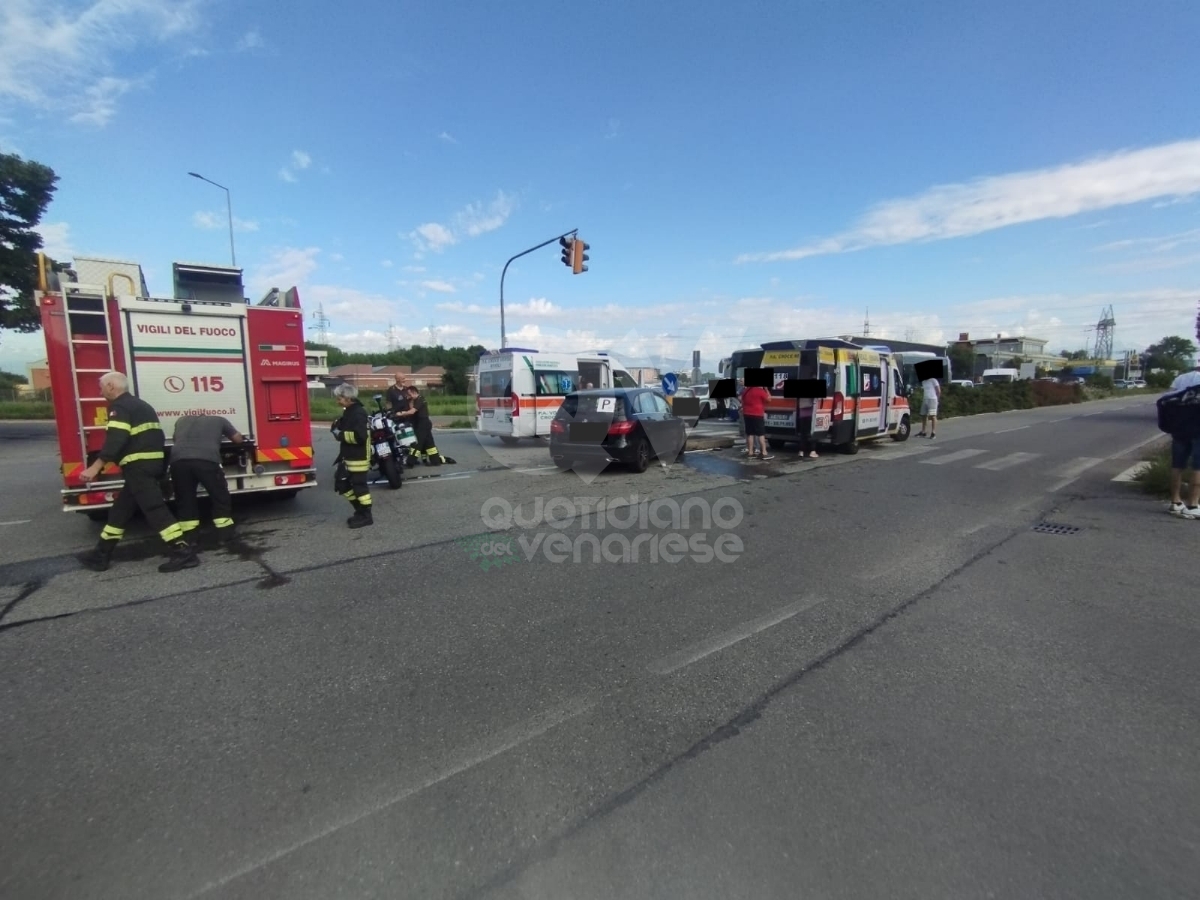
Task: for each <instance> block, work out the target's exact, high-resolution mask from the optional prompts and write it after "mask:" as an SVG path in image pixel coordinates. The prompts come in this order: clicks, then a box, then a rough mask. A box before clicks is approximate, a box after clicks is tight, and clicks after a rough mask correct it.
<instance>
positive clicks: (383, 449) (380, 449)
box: [375, 442, 392, 456]
mask: <svg viewBox="0 0 1200 900" xmlns="http://www.w3.org/2000/svg"><path fill="white" fill-rule="evenodd" d="M375 452H376V453H378V454H379V455H380V456H391V455H392V447H391V445H390V444H388V443H387V442H382V443H378V444H376V445H375Z"/></svg>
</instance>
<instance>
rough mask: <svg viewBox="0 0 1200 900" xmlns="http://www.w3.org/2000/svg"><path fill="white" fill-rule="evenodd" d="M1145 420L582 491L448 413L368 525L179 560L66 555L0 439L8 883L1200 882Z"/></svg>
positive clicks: (320, 492) (993, 422)
mask: <svg viewBox="0 0 1200 900" xmlns="http://www.w3.org/2000/svg"><path fill="white" fill-rule="evenodd" d="M1152 403H1153V401H1152V399H1142V400H1125V401H1120V400H1114V401H1106V402H1104V403H1099V404H1087V405H1084V406H1077V407H1068V408H1057V409H1050V410H1047V409H1042V410H1031V411H1027V412H1020V413H1008V414H1001V415H995V416H986V417H984V416H981V417H975V418H973V419H963V420H951V421H948V422H946V423H944V424H943V425H942V426H941V427H940V428H939V433H938V438H937V439H936V440H935V441H928V440H921V439H917V438H912V439H911V440H909V441H908V442H906V443H903V444H895V443H893V442H891V441H888V442H887V445H886V446H880V447H874V448H867V447H864V448H863V450H862V452H860V453H859V454H858V455H857V456H838V455H825V456H822V458H821V459H820V460H817V461H813V462H808V461H798V460H796V459H795V457H794V454H792V455H791V457H790V458H788V457H787V456H786V455H781V456H780V457H779V458H777V459H776V460H773V461H768V462H761V463H752V462H744V461H742V460H741V459H740V458H738V457H737V455H736V452H735V451H728V450H727V451H714V452H704V453H694V454H688V455H687V456H686V457H685V458H684V462H683V463H682V464H678V465H675V466H672V467H669V468H666V469H663V468H659V467H655V468H652V469H651V470H650V471H648V472H646V473H644V474H643V475H633V474H630V473H624V472H617V471H613V472H610V473H605V474H603V475H601V476H600V477H598V478H596V479H595V480H593V481H591V482H590V483H587V482H584V481H583V480H580V479H579V478H577V477H576V476H575V475H571V474H566V475H564V474H561V473H558V472H557V471H555V470H554V469H552V468H549V467H548V459H547V457H546V450H545V447H544V446H536V445H531V446H519V447H517V448H504V447H502V446H500V445H498V444H495V445H493V444H491V443H490V442H484V443H481V442H479V441H477V440H476V439H475V437H474V436H473V435H470V434H461V433H460V434H453V433H449V432H444V433H442V434H440V435H439V446H440V447H442V448H443V451H444V452H446V453H448V454H449V455H451V456H453V457H454V458H455V459H456V460H457V464H456V465H454V466H449V467H445V470H444V471H442V472H438V473H432V472H423V473H422V474H437V475H439V476H440V477H435V478H426V479H422V480H412V481H409V482H408V483H406V485H405V486H404V488H403V489H401V490H400V491H397V492H391V491H387V490H386V489H385V488H382V486H380V488H379V491H378V493H377V496H376V502H377V506H376V520H377V522H378V524H377V525H376V526H375V527H374V528H369V529H363V530H361V531H358V532H350V531H349V530H347V529H346V528H345V527H344V524H343V519H344V517H345V516H346V515H347V514H348V512H349V509H348V507H347V505H346V504H345V503H344V502H343V501H341V500H340V499H339V498H337V497H336V496H334V495H333V492H332V489H331V487H330V486H329V485H328V483H327V481H328V480H327V479H326V483H324V484H322V485H321V486H320V487H318V488H316V489H314V490H312V491H306V492H303V493H302V494H301V495H300V496H299V497H297V498H296V499H295V500H293V501H285V502H259V503H254V504H248V505H244V506H243V507H241V508H239V509H238V510H237V512H236V515H237V518H238V520H239V523H240V524H239V527H240V528H241V529H242V530H243V532H244V536H243V538H242V540H243V544H242V546H241V547H240V548H238V550H239V551H240V552H235V553H222V552H216V551H210V552H206V553H205V554H204V564H203V565H202V566H201V567H200V568H198V569H195V570H189V571H185V572H182V573H178V574H177V575H173V576H170V577H164V576H161V575H159V574H158V573H157V571H156V570H155V564H156V562H157V561H158V560H157V557H156V554H157V552H158V551H157V548H155V547H154V546H153V543H152V541H150V540H149V539H148V538H146V539H144V540H143V541H141V545H140V546H139V541H137V540H134V541H131V545H130V547H129V548H128V549H127V550H125V551H124V557H125V558H124V559H123V560H121V562H120V564H119V565H117V566H114V568H113V569H112V570H111V571H110V572H108V573H105V574H103V575H94V574H92V573H88V572H84V571H81V570H79V569H78V568H77V567H76V566H75V564H74V563H73V561H72V559H71V556H70V553H72V552H75V551H78V550H82V549H85V548H86V547H87V546H89V544H90V543H91V541H92V540H94V539H95V535H96V532H97V531H98V527H99V526H97V525H94V524H93V523H90V522H88V521H87V520H86V519H79V518H77V517H73V516H69V515H66V514H63V513H61V512H59V511H58V507H57V503H56V500H57V497H56V490H57V484H56V481H55V476H56V468H55V467H56V460H55V459H54V458H53V447H54V444H53V442H52V436H51V435H50V433H49V432H48V431H47V429H46V428H45V426H21V425H11V424H10V425H4V426H0V462H2V463H3V465H0V498H2V499H0V504H2V505H0V523H3V524H0V538H2V539H3V544H2V545H0V546H2V548H3V549H2V550H0V609H2V610H4V614H3V615H2V616H0V791H2V793H3V796H4V797H5V804H4V806H3V807H2V808H0V896H5V897H8V896H11V897H21V898H42V897H46V898H49V897H67V896H70V897H75V896H87V897H97V898H109V897H112V898H130V897H171V898H174V897H179V898H185V897H198V896H203V897H246V898H251V897H253V898H265V897H279V898H335V897H355V898H358V897H399V896H405V897H407V896H413V897H442V896H444V897H505V898H509V897H512V898H517V897H522V898H534V897H536V898H542V897H546V898H550V897H555V898H561V897H630V898H633V897H638V898H648V897H698V898H707V897H714V898H715V897H741V896H744V897H754V898H764V897H795V896H811V897H872V898H873V897H880V896H888V897H914V898H916V897H921V898H940V897H946V898H963V897H1012V898H1027V897H1034V896H1054V897H1075V896H1078V897H1088V898H1097V897H1130V896H1137V897H1139V898H1142V897H1190V896H1194V894H1195V888H1196V885H1197V884H1198V883H1200V863H1198V862H1197V860H1198V858H1200V854H1198V853H1197V852H1196V850H1197V847H1200V815H1198V814H1197V810H1200V721H1198V718H1197V712H1196V711H1197V710H1198V709H1200V687H1198V686H1200V678H1198V676H1200V654H1197V653H1196V652H1195V647H1196V646H1197V637H1198V634H1197V632H1198V631H1200V627H1198V625H1200V615H1198V614H1197V606H1196V601H1195V596H1194V594H1195V591H1194V583H1193V582H1194V579H1192V578H1191V575H1190V574H1189V571H1190V570H1189V569H1188V567H1187V566H1186V564H1185V559H1187V558H1190V554H1193V553H1194V548H1195V546H1196V538H1195V535H1188V534H1184V532H1185V531H1188V530H1195V523H1192V522H1184V521H1182V520H1177V519H1173V518H1171V517H1168V516H1165V515H1163V510H1162V508H1161V506H1160V505H1159V504H1156V503H1154V502H1152V501H1149V500H1147V499H1145V498H1144V497H1143V496H1142V495H1140V494H1137V493H1132V492H1130V490H1129V489H1128V488H1127V487H1126V486H1124V485H1119V484H1113V483H1112V481H1111V479H1112V478H1113V477H1114V476H1116V475H1117V474H1118V473H1119V472H1120V471H1122V470H1123V469H1125V468H1127V467H1128V466H1129V465H1131V464H1132V463H1133V462H1135V461H1136V459H1137V458H1138V457H1139V456H1140V453H1141V450H1140V449H1139V447H1140V446H1141V445H1144V444H1145V443H1146V442H1147V441H1150V440H1154V439H1155V438H1156V436H1157V433H1156V431H1155V428H1154V415H1153V405H1152ZM1068 417H1069V418H1068ZM331 449H332V448H331V445H330V444H329V443H328V442H327V441H326V439H325V438H324V436H322V437H321V438H319V440H318V456H319V460H320V462H321V464H322V466H323V470H322V471H325V470H326V469H327V468H328V461H329V459H330V451H331ZM48 454H49V455H48ZM810 470H811V471H810ZM635 494H636V496H633V495H635ZM584 497H587V498H592V501H591V502H592V503H595V502H596V500H598V499H603V500H604V501H605V502H606V503H607V504H608V505H609V506H610V507H611V508H610V509H609V513H613V514H624V513H627V512H628V511H629V507H628V506H624V507H621V506H618V505H616V504H615V501H617V500H619V499H621V498H624V499H625V500H626V501H629V500H630V499H632V501H633V503H637V502H639V501H644V500H650V499H653V500H659V501H664V500H668V501H669V500H670V499H672V498H673V499H674V501H675V503H676V506H675V507H672V506H671V505H670V503H669V502H668V503H658V504H655V506H654V507H653V508H651V509H649V510H648V511H647V518H648V521H647V523H646V524H645V527H644V528H643V527H641V526H642V523H639V522H636V521H635V522H633V523H629V524H626V523H625V522H623V521H622V520H620V519H618V521H616V522H613V521H611V520H609V521H606V522H605V523H604V524H603V525H602V526H600V527H597V525H596V523H595V521H594V519H593V521H591V522H588V523H586V524H585V523H583V522H582V517H579V518H576V519H574V520H572V521H553V520H555V519H556V518H557V517H564V516H565V514H567V513H569V511H570V506H571V504H572V503H573V504H574V507H575V511H576V512H579V511H580V510H581V509H582V507H583V506H584V504H583V503H582V502H581V501H580V499H579V498H584ZM555 498H561V499H560V500H559V501H558V502H557V503H550V501H551V500H554V499H555ZM685 500H686V501H689V502H690V503H691V504H692V507H695V508H690V512H692V513H696V514H698V513H699V512H703V511H704V508H707V509H708V510H711V511H712V512H713V513H714V515H715V521H714V522H713V523H712V524H711V525H710V527H709V528H708V529H707V530H705V529H703V528H702V527H700V525H701V523H700V522H699V519H698V517H697V518H694V519H693V520H692V521H691V522H680V523H677V524H678V525H679V526H680V527H678V528H676V527H675V524H676V523H672V522H670V518H671V516H672V514H673V513H675V512H677V511H678V509H679V507H678V504H682V503H683V502H684V501H685ZM506 504H507V506H506ZM634 509H635V510H636V509H637V508H636V507H634ZM643 509H645V508H644V507H643ZM505 511H510V512H512V513H513V515H514V516H516V517H519V521H520V522H521V523H522V524H523V525H524V527H519V526H514V527H513V528H510V529H508V530H505V529H504V528H503V526H504V525H505V524H506V523H505V522H503V521H499V519H502V518H503V516H502V515H500V513H502V512H505ZM651 512H653V513H654V516H653V518H650V516H649V513H651ZM609 518H610V517H609V515H608V514H606V519H609ZM1043 521H1051V522H1055V523H1061V524H1064V525H1070V526H1073V527H1077V528H1079V529H1080V530H1079V531H1078V532H1077V533H1072V534H1044V533H1037V532H1034V531H1031V526H1033V525H1034V524H1036V523H1039V522H1043ZM689 525H690V526H695V527H687V526H689ZM556 526H557V527H556ZM672 531H678V532H679V533H680V535H681V537H679V538H678V539H668V538H665V537H664V535H665V534H666V533H667V532H672ZM701 531H704V533H705V535H706V536H705V537H704V538H703V539H701V538H700V537H699V536H698V535H699V532H701ZM722 534H724V535H725V536H724V537H721V535H722ZM555 535H557V537H555ZM593 535H594V536H595V539H594V540H593V539H592V537H591V536H593ZM655 537H657V538H658V540H659V543H657V544H655V543H654V542H653V538H655ZM601 539H604V542H603V543H601ZM639 541H641V543H640V544H639ZM673 541H674V542H673ZM686 541H692V543H691V544H687V543H685V542H686ZM547 543H549V544H550V549H549V550H547ZM493 544H499V545H500V546H501V547H504V548H508V549H510V550H511V551H512V552H511V553H508V554H505V555H502V556H499V557H497V556H495V555H489V554H488V553H487V552H486V551H488V550H491V549H492V545H493ZM681 544H682V545H683V547H682V552H680V545H681ZM631 545H632V546H631ZM563 548H565V553H564V552H559V551H560V550H562V549H563ZM635 548H636V549H637V550H638V552H639V554H640V555H639V557H638V562H636V563H629V562H622V561H620V560H621V556H622V553H623V552H629V553H632V551H633V549H635ZM689 551H691V552H693V553H695V556H696V557H698V558H689V557H688V556H686V554H687V553H688V552H689ZM573 552H578V553H579V560H578V561H576V560H574V559H573V558H572V553H573ZM673 552H674V554H675V555H672V553H673ZM604 553H607V554H608V556H607V558H606V557H605V556H604V555H603V554H604ZM705 553H706V554H707V556H706V555H704V554H705ZM594 554H599V556H598V558H597V557H596V556H594ZM680 555H683V556H684V558H683V559H681V560H678V561H670V560H674V559H677V558H678V556H680ZM609 559H611V560H614V561H608V560H609Z"/></svg>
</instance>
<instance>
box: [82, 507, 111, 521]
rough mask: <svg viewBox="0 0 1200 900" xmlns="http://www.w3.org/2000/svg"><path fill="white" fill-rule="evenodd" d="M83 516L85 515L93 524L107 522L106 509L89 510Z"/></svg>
mask: <svg viewBox="0 0 1200 900" xmlns="http://www.w3.org/2000/svg"><path fill="white" fill-rule="evenodd" d="M84 515H86V516H87V517H88V518H89V519H91V520H92V521H93V522H107V521H108V510H107V509H93V510H90V511H89V512H86V513H84Z"/></svg>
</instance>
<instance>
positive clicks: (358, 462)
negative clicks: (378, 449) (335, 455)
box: [343, 459, 371, 472]
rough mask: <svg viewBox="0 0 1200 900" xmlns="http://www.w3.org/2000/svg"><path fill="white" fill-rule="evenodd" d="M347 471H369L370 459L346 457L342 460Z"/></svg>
mask: <svg viewBox="0 0 1200 900" xmlns="http://www.w3.org/2000/svg"><path fill="white" fill-rule="evenodd" d="M343 462H344V464H345V466H346V471H347V472H369V471H371V461H370V460H367V459H347V460H344V461H343Z"/></svg>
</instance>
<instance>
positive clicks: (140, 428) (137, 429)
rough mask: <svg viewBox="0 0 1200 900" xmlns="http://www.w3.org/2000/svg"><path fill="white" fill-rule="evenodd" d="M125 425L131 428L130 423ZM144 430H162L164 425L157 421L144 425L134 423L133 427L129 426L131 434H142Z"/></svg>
mask: <svg viewBox="0 0 1200 900" xmlns="http://www.w3.org/2000/svg"><path fill="white" fill-rule="evenodd" d="M125 427H126V428H129V426H128V425H126V426H125ZM143 431H162V426H161V425H159V424H158V423H157V422H147V423H146V424H144V425H134V426H133V427H132V428H129V433H130V434H141V433H142V432H143Z"/></svg>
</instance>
